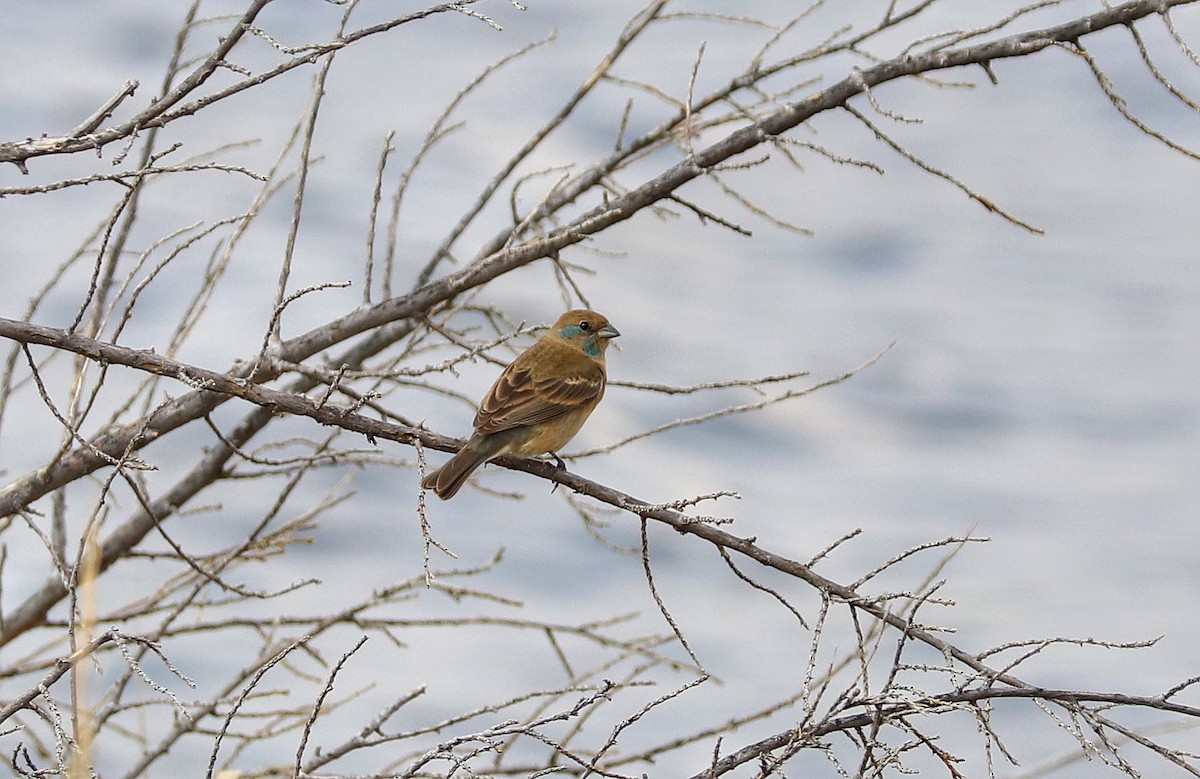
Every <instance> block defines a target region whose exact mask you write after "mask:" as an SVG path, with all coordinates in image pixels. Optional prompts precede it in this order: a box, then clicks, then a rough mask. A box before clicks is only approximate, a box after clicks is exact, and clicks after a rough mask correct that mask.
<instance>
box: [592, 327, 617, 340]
mask: <svg viewBox="0 0 1200 779" xmlns="http://www.w3.org/2000/svg"><path fill="white" fill-rule="evenodd" d="M620 334H621V331H620V330H618V329H617V328H615V327H613V326H612V325H605V326H604V327H602V328H600V329H599V330H597V331H596V335H598V336H600V337H601V338H616V337H617V336H618V335H620Z"/></svg>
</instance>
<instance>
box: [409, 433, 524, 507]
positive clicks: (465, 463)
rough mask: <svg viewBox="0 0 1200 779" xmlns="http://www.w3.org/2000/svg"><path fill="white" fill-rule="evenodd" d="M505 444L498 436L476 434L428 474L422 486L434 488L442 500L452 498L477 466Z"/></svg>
mask: <svg viewBox="0 0 1200 779" xmlns="http://www.w3.org/2000/svg"><path fill="white" fill-rule="evenodd" d="M503 445H504V442H503V441H501V440H497V437H496V436H475V437H474V438H472V439H471V440H470V441H468V442H467V445H466V446H464V447H463V448H462V449H461V450H459V452H458V454H456V455H454V456H453V457H451V458H450V459H449V460H447V461H446V464H445V465H443V466H442V467H441V468H438V469H437V470H436V471H433V472H432V473H430V474H429V475H428V476H426V477H425V478H424V480H422V481H421V487H423V488H424V489H427V490H433V491H434V493H436V494H437V496H438V497H439V498H441V499H442V500H450V499H451V498H453V497H454V495H455V493H457V492H458V490H459V489H460V488H461V487H462V486H463V484H464V483H466V481H467V479H468V478H469V477H470V476H471V474H472V473H474V472H475V469H476V468H478V467H479V466H481V465H483V464H484V463H486V462H487V461H488V460H490V459H492V458H493V457H495V456H496V455H498V454H500V449H501V448H502V447H503Z"/></svg>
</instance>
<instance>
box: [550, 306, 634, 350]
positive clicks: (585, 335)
mask: <svg viewBox="0 0 1200 779" xmlns="http://www.w3.org/2000/svg"><path fill="white" fill-rule="evenodd" d="M548 335H550V336H551V337H553V338H561V339H562V340H564V341H568V342H570V343H572V344H576V345H578V346H579V348H580V349H582V350H583V352H584V354H586V355H588V356H589V357H594V358H597V359H598V358H600V357H603V356H604V350H605V349H607V348H608V342H609V341H610V340H611V339H613V338H616V337H617V336H618V335H620V333H619V332H618V331H617V328H615V327H613V326H612V325H610V324H609V323H608V320H607V319H605V318H604V317H603V316H602V315H600V314H597V313H596V312H595V311H588V310H587V309H582V308H580V309H576V310H574V311H568V312H567V313H565V314H563V315H562V316H560V317H559V318H558V321H557V322H555V323H554V327H552V328H550V332H549V333H548Z"/></svg>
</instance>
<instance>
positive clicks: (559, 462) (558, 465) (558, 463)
mask: <svg viewBox="0 0 1200 779" xmlns="http://www.w3.org/2000/svg"><path fill="white" fill-rule="evenodd" d="M548 454H549V455H550V456H551V457H553V458H554V468H555V470H559V471H565V470H566V469H567V464H566V463H565V462H563V458H561V457H559V456H558V452H548ZM557 489H558V482H554V486H553V487H551V488H550V494H551V495H553V494H554V491H555V490H557Z"/></svg>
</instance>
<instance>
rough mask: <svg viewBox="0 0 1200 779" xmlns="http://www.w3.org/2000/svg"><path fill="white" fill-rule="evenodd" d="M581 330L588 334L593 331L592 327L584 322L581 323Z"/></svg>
mask: <svg viewBox="0 0 1200 779" xmlns="http://www.w3.org/2000/svg"><path fill="white" fill-rule="evenodd" d="M579 329H580V330H582V331H583V332H585V333H586V332H587V331H588V330H591V329H592V326H591V324H589V323H588V322H586V321H584V322H580V323H579Z"/></svg>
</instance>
